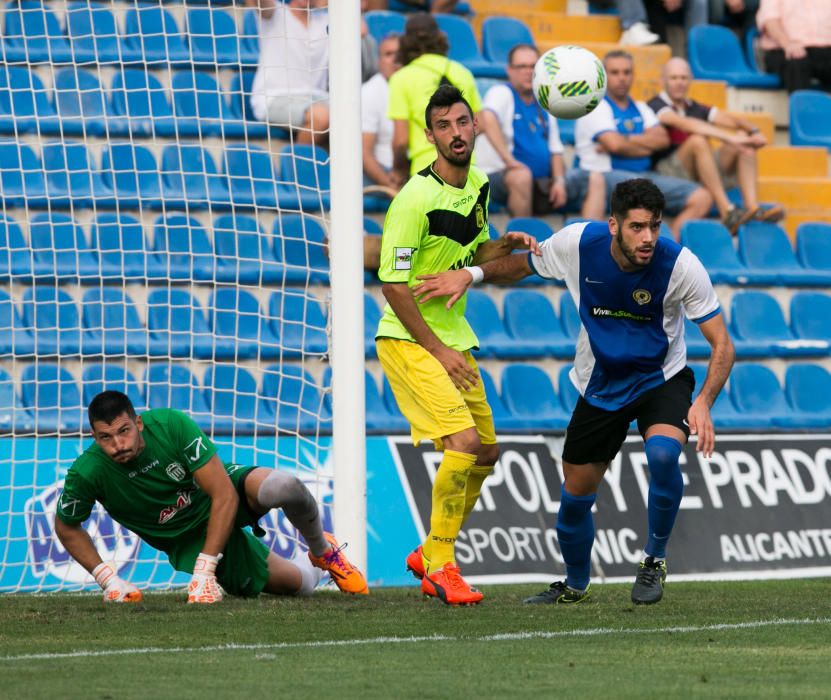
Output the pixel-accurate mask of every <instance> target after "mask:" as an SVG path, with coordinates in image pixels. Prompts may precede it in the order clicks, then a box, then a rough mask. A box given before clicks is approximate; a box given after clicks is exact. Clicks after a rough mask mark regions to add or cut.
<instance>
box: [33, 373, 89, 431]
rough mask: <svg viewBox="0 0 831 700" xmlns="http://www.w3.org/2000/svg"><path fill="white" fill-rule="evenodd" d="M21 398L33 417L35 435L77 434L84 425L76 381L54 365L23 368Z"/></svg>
mask: <svg viewBox="0 0 831 700" xmlns="http://www.w3.org/2000/svg"><path fill="white" fill-rule="evenodd" d="M20 397H21V399H22V402H23V405H24V406H25V407H26V408H27V409H28V410H29V412H30V413H32V414H33V415H34V417H35V425H36V426H37V431H38V433H58V432H62V433H63V432H70V433H77V432H79V431H81V430H83V429H84V427H85V425H86V415H85V413H86V409H85V408H84V406H83V405H82V404H81V393H80V392H79V391H78V385H77V384H76V383H75V379H74V378H73V376H72V375H71V374H70V373H69V370H68V369H66V368H65V367H61V366H59V365H57V364H55V363H53V362H35V363H34V364H31V365H26V366H25V367H24V368H23V372H22V373H21V375H20Z"/></svg>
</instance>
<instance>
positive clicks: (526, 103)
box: [476, 44, 606, 219]
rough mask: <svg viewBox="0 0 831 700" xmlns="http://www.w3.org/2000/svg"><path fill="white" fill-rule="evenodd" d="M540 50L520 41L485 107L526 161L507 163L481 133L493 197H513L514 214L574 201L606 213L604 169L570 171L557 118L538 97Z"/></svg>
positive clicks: (590, 212)
mask: <svg viewBox="0 0 831 700" xmlns="http://www.w3.org/2000/svg"><path fill="white" fill-rule="evenodd" d="M539 56H540V54H539V51H538V50H537V49H536V47H534V46H531V45H530V44H517V45H516V46H514V47H513V48H512V49H511V51H510V52H509V54H508V66H507V69H508V82H507V83H503V84H501V85H494V86H493V87H492V88H491V89H490V90H488V92H487V93H486V95H485V99H484V106H485V109H488V110H490V111H491V112H493V113H494V114H495V115H496V120H497V121H498V122H499V127H500V129H501V131H502V134H503V136H504V137H505V142H506V143H507V145H508V149H509V150H510V151H511V153H512V154H513V156H514V158H516V159H517V160H518V161H519V162H520V163H522V164H523V165H524V166H525V167H523V168H511V169H506V168H505V163H504V162H503V161H502V159H501V158H500V157H499V155H498V154H497V153H496V152H495V151H494V150H493V148H492V147H491V145H490V142H489V141H488V140H487V138H485V137H482V138H480V139H479V140H478V141H477V143H476V157H477V160H478V165H479V167H480V168H482V170H484V171H485V172H486V173H487V174H488V178H489V179H490V183H491V200H495V201H497V202H500V203H503V204H504V203H506V202H507V206H508V211H509V212H510V213H511V215H512V216H531V215H532V214H536V215H544V214H548V213H550V212H551V210H552V209H559V208H561V207H563V206H568V207H569V208H572V209H577V208H580V209H581V211H580V214H581V216H583V217H585V218H587V219H601V218H603V215H604V212H605V201H604V200H605V195H606V185H605V182H604V179H603V175H602V173H590V172H588V171H586V170H580V169H572V170H570V171H569V172H568V176H566V169H565V163H564V161H563V144H562V142H561V141H560V132H559V129H558V127H557V120H556V119H554V117H552V116H551V115H550V114H548V113H547V112H545V111H544V110H543V109H542V107H540V105H539V103H538V102H537V100H536V98H535V97H534V90H533V78H534V65H535V64H536V62H537V59H538V58H539Z"/></svg>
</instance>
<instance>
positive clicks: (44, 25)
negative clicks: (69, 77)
mask: <svg viewBox="0 0 831 700" xmlns="http://www.w3.org/2000/svg"><path fill="white" fill-rule="evenodd" d="M3 19H4V25H3V50H4V59H5V62H6V63H51V64H55V63H70V62H71V61H72V51H71V50H70V48H69V44H68V43H67V41H66V37H65V36H64V35H63V32H62V31H61V27H60V25H59V24H58V20H57V18H56V17H55V15H54V13H53V12H52V10H51V9H49V6H48V5H47V4H46V3H43V2H41V0H21V1H20V2H10V3H9V4H8V5H7V6H6V10H5V15H4V18H3Z"/></svg>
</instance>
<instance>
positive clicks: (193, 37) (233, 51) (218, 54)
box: [187, 7, 257, 67]
mask: <svg viewBox="0 0 831 700" xmlns="http://www.w3.org/2000/svg"><path fill="white" fill-rule="evenodd" d="M187 36H188V43H189V44H190V55H191V60H192V61H193V62H194V63H195V64H207V66H208V67H210V66H214V65H217V66H232V67H233V66H240V65H241V64H242V65H249V66H251V65H253V66H256V65H257V53H256V52H254V51H251V50H250V49H249V48H248V47H247V46H240V41H239V32H238V31H237V23H236V22H235V21H234V18H233V17H232V16H231V15H230V14H228V13H227V12H225V11H224V10H220V9H218V8H215V7H192V8H190V9H189V10H188V14H187Z"/></svg>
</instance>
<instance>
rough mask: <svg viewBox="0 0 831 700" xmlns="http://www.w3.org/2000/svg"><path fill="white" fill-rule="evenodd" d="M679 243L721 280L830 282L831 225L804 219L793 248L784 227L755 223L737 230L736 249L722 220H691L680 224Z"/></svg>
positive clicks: (716, 280) (742, 282)
mask: <svg viewBox="0 0 831 700" xmlns="http://www.w3.org/2000/svg"><path fill="white" fill-rule="evenodd" d="M681 243H682V244H684V245H685V246H687V247H688V248H689V249H690V250H692V252H693V253H695V254H696V255H697V256H698V257H699V259H700V260H701V262H702V263H703V264H704V267H705V268H706V269H707V272H708V273H709V274H710V278H711V279H712V280H713V282H714V283H717V284H718V283H726V284H734V285H745V284H757V285H783V286H796V285H809V286H816V285H828V284H831V225H829V224H823V223H809V224H801V225H800V226H799V228H798V229H797V233H796V249H794V246H793V245H792V244H791V241H790V239H789V238H788V234H787V233H786V232H785V231H784V229H782V227H781V226H778V225H776V224H769V223H762V222H752V223H749V224H745V225H744V226H742V227H741V228H740V229H739V235H738V249H737V248H736V246H735V245H734V243H733V238H732V237H731V235H730V233H729V231H727V229H726V228H724V226H722V224H721V223H719V222H718V221H705V220H696V221H688V222H686V223H685V224H684V225H683V226H682V228H681Z"/></svg>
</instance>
